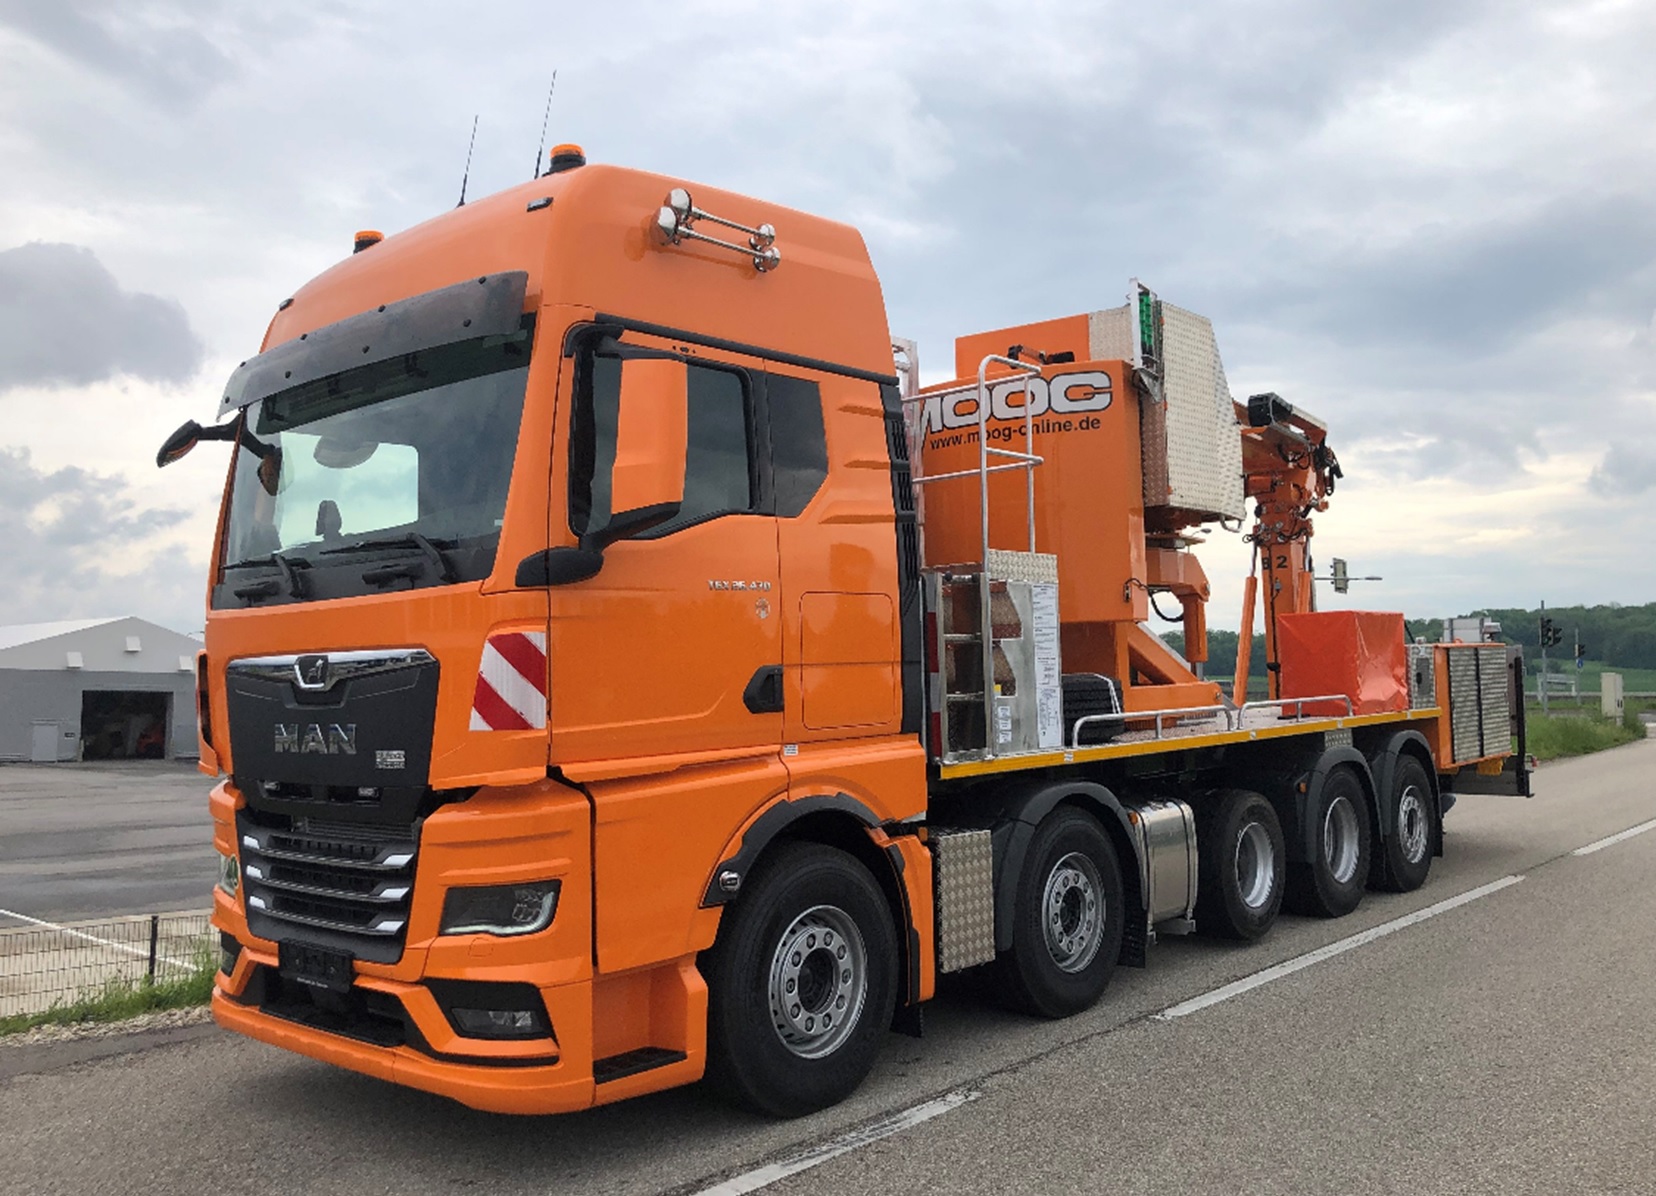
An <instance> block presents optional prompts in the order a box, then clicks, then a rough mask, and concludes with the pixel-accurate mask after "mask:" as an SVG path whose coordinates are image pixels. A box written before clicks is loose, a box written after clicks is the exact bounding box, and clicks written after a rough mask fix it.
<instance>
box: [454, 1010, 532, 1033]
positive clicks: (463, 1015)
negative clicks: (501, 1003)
mask: <svg viewBox="0 0 1656 1196" xmlns="http://www.w3.org/2000/svg"><path fill="white" fill-rule="evenodd" d="M450 1012H451V1013H452V1014H453V1017H454V1025H455V1028H456V1029H457V1030H459V1031H460V1033H462V1034H464V1035H467V1036H468V1037H471V1038H542V1037H545V1035H546V1030H545V1028H544V1027H543V1026H542V1025H541V1019H540V1018H539V1017H538V1016H536V1014H535V1011H534V1010H532V1009H453V1010H450Z"/></svg>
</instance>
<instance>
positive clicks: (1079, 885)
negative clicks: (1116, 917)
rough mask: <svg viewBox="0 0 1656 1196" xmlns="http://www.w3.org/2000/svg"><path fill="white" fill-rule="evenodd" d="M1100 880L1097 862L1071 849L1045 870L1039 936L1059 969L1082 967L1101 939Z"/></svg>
mask: <svg viewBox="0 0 1656 1196" xmlns="http://www.w3.org/2000/svg"><path fill="white" fill-rule="evenodd" d="M1104 914H1105V909H1104V882H1103V880H1102V878H1101V877H1100V876H1099V874H1098V865H1096V864H1094V863H1093V862H1092V860H1090V859H1088V858H1087V857H1086V856H1085V855H1083V854H1081V853H1080V852H1079V851H1072V852H1070V853H1069V854H1068V855H1066V856H1065V857H1064V858H1063V859H1061V860H1059V861H1058V863H1057V864H1055V865H1054V866H1053V868H1052V871H1051V872H1049V873H1047V879H1046V884H1045V886H1043V888H1042V891H1041V935H1042V937H1043V938H1044V939H1045V940H1046V948H1047V953H1048V954H1049V955H1051V956H1052V962H1053V963H1055V964H1057V965H1058V970H1059V971H1061V972H1069V973H1075V972H1080V971H1083V970H1085V969H1086V967H1087V965H1088V964H1090V963H1092V961H1093V959H1094V958H1095V957H1096V956H1097V955H1098V948H1099V946H1100V945H1101V944H1102V943H1103V941H1104Z"/></svg>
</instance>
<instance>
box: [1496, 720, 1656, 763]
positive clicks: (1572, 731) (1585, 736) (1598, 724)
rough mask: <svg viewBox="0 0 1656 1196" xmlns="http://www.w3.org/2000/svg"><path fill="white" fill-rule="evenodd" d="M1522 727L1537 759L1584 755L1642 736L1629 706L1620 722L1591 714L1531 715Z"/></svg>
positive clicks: (1642, 726)
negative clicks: (1626, 713) (1625, 715)
mask: <svg viewBox="0 0 1656 1196" xmlns="http://www.w3.org/2000/svg"><path fill="white" fill-rule="evenodd" d="M1525 729H1526V732H1527V740H1528V747H1529V750H1530V754H1531V755H1532V756H1534V757H1535V758H1536V759H1537V760H1558V759H1561V758H1563V757H1565V756H1585V755H1587V754H1589V753H1591V752H1602V751H1604V750H1605V749H1606V748H1613V747H1620V746H1621V745H1622V744H1624V743H1632V742H1633V741H1634V740H1636V739H1643V738H1644V737H1645V730H1644V725H1643V724H1642V723H1640V722H1639V721H1638V718H1637V716H1636V715H1635V714H1634V712H1633V711H1632V710H1631V709H1630V710H1629V711H1628V716H1627V717H1626V718H1624V719H1622V720H1621V721H1619V722H1617V721H1613V720H1611V719H1607V718H1604V717H1602V716H1600V715H1597V714H1591V713H1586V714H1579V715H1543V714H1538V713H1537V714H1531V715H1529V717H1528V719H1527V720H1526V725H1525Z"/></svg>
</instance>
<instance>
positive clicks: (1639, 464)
mask: <svg viewBox="0 0 1656 1196" xmlns="http://www.w3.org/2000/svg"><path fill="white" fill-rule="evenodd" d="M1587 484H1588V485H1589V486H1591V487H1592V488H1593V490H1594V491H1595V492H1596V493H1598V494H1602V495H1605V496H1607V497H1622V496H1624V495H1632V494H1644V493H1645V492H1646V491H1649V490H1656V447H1651V446H1648V445H1639V444H1629V443H1626V442H1622V443H1618V444H1612V445H1611V446H1610V449H1609V451H1608V452H1606V453H1605V454H1604V459H1603V460H1601V461H1600V462H1599V463H1598V464H1597V465H1595V466H1594V467H1593V472H1592V473H1591V474H1590V475H1589V476H1588V478H1587Z"/></svg>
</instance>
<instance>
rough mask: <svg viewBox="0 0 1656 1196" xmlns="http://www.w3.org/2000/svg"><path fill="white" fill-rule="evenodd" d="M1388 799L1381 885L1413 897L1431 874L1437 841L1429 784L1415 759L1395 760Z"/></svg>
mask: <svg viewBox="0 0 1656 1196" xmlns="http://www.w3.org/2000/svg"><path fill="white" fill-rule="evenodd" d="M1391 798H1392V800H1391V809H1392V824H1391V826H1390V827H1388V828H1387V834H1386V841H1385V845H1384V847H1383V849H1382V852H1381V855H1382V859H1383V861H1384V864H1385V873H1384V875H1383V877H1382V878H1381V883H1382V884H1383V885H1384V886H1385V887H1386V888H1388V889H1390V890H1391V891H1392V892H1394V893H1412V892H1413V891H1414V890H1416V889H1418V888H1419V887H1420V886H1421V885H1423V884H1425V883H1426V875H1427V873H1429V872H1431V870H1432V847H1433V844H1434V843H1435V841H1436V838H1437V810H1436V808H1435V807H1436V803H1435V802H1433V800H1432V780H1431V778H1430V777H1428V776H1427V775H1426V769H1425V768H1424V767H1422V765H1421V763H1420V761H1419V760H1417V759H1416V758H1415V757H1413V756H1409V755H1403V756H1399V757H1398V758H1397V767H1396V769H1394V770H1393V772H1392V793H1391Z"/></svg>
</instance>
